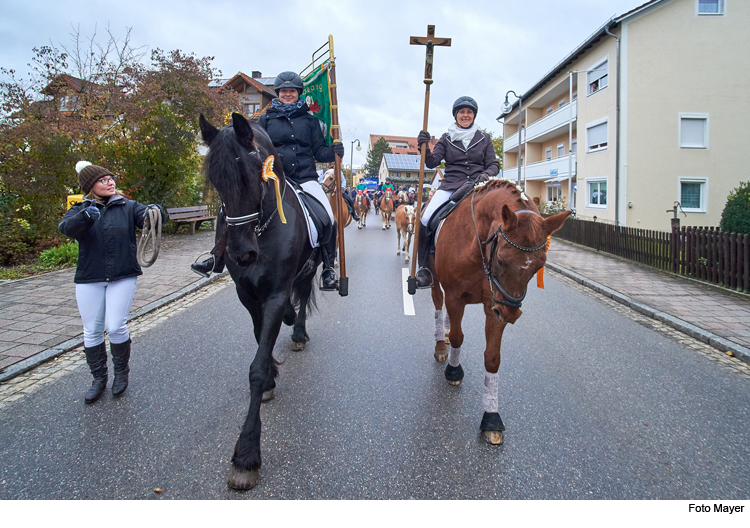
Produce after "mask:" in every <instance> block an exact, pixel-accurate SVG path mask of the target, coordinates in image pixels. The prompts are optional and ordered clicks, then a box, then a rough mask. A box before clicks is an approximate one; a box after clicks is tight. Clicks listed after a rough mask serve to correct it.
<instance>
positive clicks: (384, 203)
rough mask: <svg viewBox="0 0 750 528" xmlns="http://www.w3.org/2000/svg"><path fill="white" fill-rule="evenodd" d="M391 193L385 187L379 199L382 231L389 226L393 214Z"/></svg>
mask: <svg viewBox="0 0 750 528" xmlns="http://www.w3.org/2000/svg"><path fill="white" fill-rule="evenodd" d="M393 207H394V203H393V193H392V192H391V190H390V189H387V190H386V191H385V192H384V193H383V197H382V198H381V199H380V216H382V217H383V231H385V230H386V229H390V228H391V215H392V214H393Z"/></svg>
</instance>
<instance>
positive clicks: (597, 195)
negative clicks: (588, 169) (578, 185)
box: [586, 179, 607, 208]
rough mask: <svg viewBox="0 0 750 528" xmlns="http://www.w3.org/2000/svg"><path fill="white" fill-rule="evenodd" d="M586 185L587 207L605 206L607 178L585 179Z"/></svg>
mask: <svg viewBox="0 0 750 528" xmlns="http://www.w3.org/2000/svg"><path fill="white" fill-rule="evenodd" d="M586 187H587V189H588V203H587V205H588V206H589V207H601V208H604V207H606V206H607V180H606V179H598V180H586Z"/></svg>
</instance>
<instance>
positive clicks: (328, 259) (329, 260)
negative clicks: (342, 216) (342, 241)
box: [320, 222, 338, 291]
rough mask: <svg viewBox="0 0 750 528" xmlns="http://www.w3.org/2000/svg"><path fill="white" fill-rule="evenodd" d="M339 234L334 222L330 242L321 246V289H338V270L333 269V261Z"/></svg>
mask: <svg viewBox="0 0 750 528" xmlns="http://www.w3.org/2000/svg"><path fill="white" fill-rule="evenodd" d="M337 235H338V232H337V227H336V222H334V223H333V232H332V233H331V238H330V239H328V242H326V243H325V245H324V246H323V247H322V248H321V249H322V250H323V273H322V276H321V279H322V281H321V282H322V284H321V285H320V289H321V290H323V291H332V290H336V289H337V288H336V272H335V271H333V262H334V260H335V259H336V236H337Z"/></svg>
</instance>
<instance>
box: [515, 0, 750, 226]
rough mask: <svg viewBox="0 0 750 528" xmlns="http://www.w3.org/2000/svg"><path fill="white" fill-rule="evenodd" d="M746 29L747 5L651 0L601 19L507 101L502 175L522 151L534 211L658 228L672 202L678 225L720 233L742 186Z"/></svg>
mask: <svg viewBox="0 0 750 528" xmlns="http://www.w3.org/2000/svg"><path fill="white" fill-rule="evenodd" d="M748 27H750V0H652V1H650V2H647V3H645V4H642V5H640V6H638V7H636V8H634V9H633V10H631V11H629V12H627V13H625V14H623V15H621V16H618V17H614V18H612V19H610V20H608V21H607V22H606V23H605V24H604V25H603V26H602V27H601V28H599V29H598V30H597V31H596V32H595V33H594V34H592V35H591V36H590V37H588V38H587V39H586V40H585V41H584V42H583V43H582V44H581V45H580V46H579V47H578V48H576V49H575V50H574V51H573V52H571V53H570V54H568V55H567V56H566V57H564V58H563V59H562V60H560V62H558V63H557V65H556V66H554V68H553V69H552V70H551V71H550V72H549V73H548V74H546V75H545V76H544V77H542V78H541V79H540V80H539V81H538V82H537V83H536V84H535V85H534V86H533V87H532V88H531V89H529V90H527V91H526V92H525V93H520V92H519V93H518V95H520V96H521V98H520V100H519V99H516V100H515V101H514V102H513V94H510V102H513V104H512V109H511V111H510V112H509V113H507V114H506V115H505V118H504V120H503V121H504V134H503V135H504V145H503V150H504V170H503V175H504V176H505V177H506V178H512V179H516V178H517V177H518V172H519V153H520V166H521V170H520V172H521V179H522V180H525V182H526V190H527V194H529V195H530V196H532V197H534V198H535V199H538V200H539V202H540V203H541V204H548V205H551V204H552V202H554V201H558V202H559V200H560V199H562V200H564V203H565V205H566V207H567V208H571V209H575V210H576V213H577V215H578V217H579V218H583V219H594V218H595V217H596V220H597V221H602V222H608V223H616V224H618V225H625V226H628V227H638V228H643V229H655V230H661V231H667V230H669V229H670V218H671V217H672V216H673V215H672V214H671V210H672V209H673V207H674V205H675V203H676V202H679V203H680V205H681V209H682V212H680V220H681V223H682V225H696V226H718V224H719V221H720V219H721V213H722V211H723V209H724V205H725V203H726V199H727V195H728V194H729V192H730V191H731V190H732V189H733V188H735V187H737V186H738V184H739V183H740V182H741V181H749V180H750V176H749V175H747V173H746V172H745V169H746V166H747V163H746V162H745V159H744V155H745V150H744V149H745V147H747V146H748V145H750V127H748V123H750V53H749V51H750V31H748ZM519 107H520V108H519ZM519 109H520V110H521V114H520V118H521V121H522V122H521V125H522V130H521V136H520V137H519ZM668 210H670V212H669V213H668V212H667V211H668ZM683 212H684V214H683Z"/></svg>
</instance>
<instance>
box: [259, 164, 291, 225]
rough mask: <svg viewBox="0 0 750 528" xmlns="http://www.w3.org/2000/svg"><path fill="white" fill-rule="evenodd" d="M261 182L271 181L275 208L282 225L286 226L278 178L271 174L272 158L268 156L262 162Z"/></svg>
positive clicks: (273, 173)
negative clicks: (273, 189)
mask: <svg viewBox="0 0 750 528" xmlns="http://www.w3.org/2000/svg"><path fill="white" fill-rule="evenodd" d="M262 176H263V181H268V180H273V183H274V186H275V188H276V208H277V209H278V210H279V218H280V219H281V223H282V224H286V217H285V216H284V207H283V206H282V202H281V187H280V186H279V185H280V184H279V177H278V176H276V173H275V172H273V156H268V157H267V158H266V161H264V162H263V174H262Z"/></svg>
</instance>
